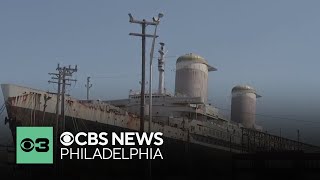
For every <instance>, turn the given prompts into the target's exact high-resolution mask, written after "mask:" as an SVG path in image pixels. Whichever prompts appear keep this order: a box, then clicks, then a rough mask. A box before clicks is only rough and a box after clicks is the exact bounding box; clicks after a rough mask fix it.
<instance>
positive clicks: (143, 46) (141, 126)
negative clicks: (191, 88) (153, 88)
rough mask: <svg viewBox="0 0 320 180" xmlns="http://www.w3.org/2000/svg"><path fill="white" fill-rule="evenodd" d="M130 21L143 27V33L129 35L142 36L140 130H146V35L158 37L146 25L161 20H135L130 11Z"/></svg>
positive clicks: (156, 23) (154, 23)
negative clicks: (150, 32) (148, 30)
mask: <svg viewBox="0 0 320 180" xmlns="http://www.w3.org/2000/svg"><path fill="white" fill-rule="evenodd" d="M129 22H130V23H135V24H140V25H141V27H142V31H141V33H130V34H129V35H131V36H140V37H142V48H141V49H142V52H141V53H142V63H141V64H142V68H141V74H142V77H141V93H140V132H141V133H142V132H144V104H145V69H146V67H145V64H146V57H145V55H146V54H145V51H146V37H153V38H156V37H155V36H153V35H150V34H146V27H147V25H158V24H159V22H158V21H155V19H153V21H152V22H149V21H146V20H145V19H143V20H142V21H140V20H135V19H134V18H133V16H132V15H131V13H129Z"/></svg>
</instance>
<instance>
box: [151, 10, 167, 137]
mask: <svg viewBox="0 0 320 180" xmlns="http://www.w3.org/2000/svg"><path fill="white" fill-rule="evenodd" d="M162 17H163V14H162V13H159V14H158V17H157V18H155V17H153V18H152V20H153V22H156V23H157V24H156V25H155V28H154V34H153V39H152V46H151V51H150V74H149V129H148V130H149V133H151V122H152V61H153V53H154V45H155V42H156V37H157V27H158V24H159V23H160V18H162Z"/></svg>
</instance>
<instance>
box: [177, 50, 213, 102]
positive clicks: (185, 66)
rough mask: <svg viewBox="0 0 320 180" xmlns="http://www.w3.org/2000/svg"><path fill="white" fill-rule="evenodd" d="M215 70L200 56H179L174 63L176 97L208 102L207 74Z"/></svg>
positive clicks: (191, 54)
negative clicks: (199, 99)
mask: <svg viewBox="0 0 320 180" xmlns="http://www.w3.org/2000/svg"><path fill="white" fill-rule="evenodd" d="M216 70H217V69H216V68H214V67H212V66H210V65H209V64H208V62H207V61H206V60H205V59H204V58H203V57H201V56H199V55H196V54H193V53H190V54H186V55H183V56H180V57H179V58H178V59H177V62H176V82H175V94H176V96H184V97H200V98H202V100H203V102H204V103H207V100H208V72H210V71H216Z"/></svg>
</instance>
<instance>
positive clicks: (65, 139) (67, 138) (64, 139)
mask: <svg viewBox="0 0 320 180" xmlns="http://www.w3.org/2000/svg"><path fill="white" fill-rule="evenodd" d="M73 141H74V136H73V134H72V133H70V132H64V133H62V134H61V136H60V142H61V144H62V145H64V146H70V145H71V144H72V143H73Z"/></svg>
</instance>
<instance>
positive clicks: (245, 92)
mask: <svg viewBox="0 0 320 180" xmlns="http://www.w3.org/2000/svg"><path fill="white" fill-rule="evenodd" d="M259 97H261V96H260V95H258V94H257V93H256V90H255V89H254V88H252V87H250V86H248V85H238V86H235V87H234V88H232V100H231V120H232V121H234V122H238V123H241V124H242V125H243V126H244V127H245V128H255V127H256V124H255V121H256V99H257V98H259Z"/></svg>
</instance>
